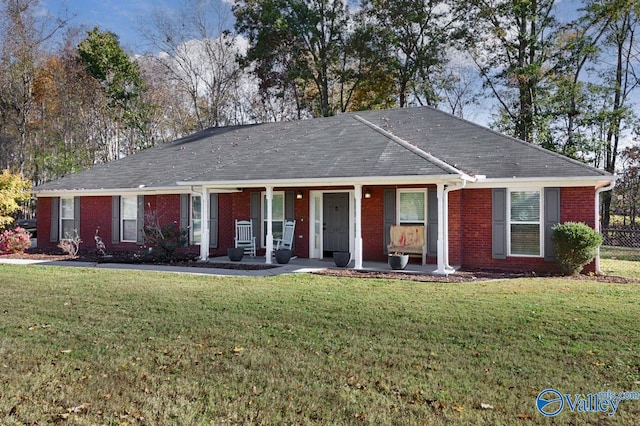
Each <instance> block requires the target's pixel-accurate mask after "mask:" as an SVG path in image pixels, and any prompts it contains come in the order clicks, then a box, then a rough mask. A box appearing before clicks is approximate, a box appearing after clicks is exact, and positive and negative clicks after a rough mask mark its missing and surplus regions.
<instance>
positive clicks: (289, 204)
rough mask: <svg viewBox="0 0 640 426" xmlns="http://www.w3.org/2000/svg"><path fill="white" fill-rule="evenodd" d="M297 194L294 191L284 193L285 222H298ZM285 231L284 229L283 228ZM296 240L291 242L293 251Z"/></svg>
mask: <svg viewBox="0 0 640 426" xmlns="http://www.w3.org/2000/svg"><path fill="white" fill-rule="evenodd" d="M295 206H296V193H295V192H293V191H287V192H285V193H284V219H285V220H296V212H295ZM282 230H283V231H284V228H282ZM295 246H296V239H295V236H294V238H293V240H292V242H291V250H295Z"/></svg>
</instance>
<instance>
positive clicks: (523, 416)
mask: <svg viewBox="0 0 640 426" xmlns="http://www.w3.org/2000/svg"><path fill="white" fill-rule="evenodd" d="M518 418H519V419H520V420H533V417H531V416H530V415H529V414H518Z"/></svg>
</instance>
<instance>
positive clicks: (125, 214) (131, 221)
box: [120, 195, 138, 243]
mask: <svg viewBox="0 0 640 426" xmlns="http://www.w3.org/2000/svg"><path fill="white" fill-rule="evenodd" d="M120 225H121V226H120V241H122V242H129V243H135V242H137V241H138V197H137V196H135V195H123V196H122V197H120Z"/></svg>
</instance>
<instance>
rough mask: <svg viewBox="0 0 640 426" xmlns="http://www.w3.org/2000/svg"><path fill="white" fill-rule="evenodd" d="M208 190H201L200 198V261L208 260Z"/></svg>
mask: <svg viewBox="0 0 640 426" xmlns="http://www.w3.org/2000/svg"><path fill="white" fill-rule="evenodd" d="M209 202H210V200H209V190H208V189H207V188H204V187H203V188H202V195H201V198H200V218H201V220H200V224H201V226H200V260H203V261H206V260H207V259H209V226H210V225H209V220H208V218H209Z"/></svg>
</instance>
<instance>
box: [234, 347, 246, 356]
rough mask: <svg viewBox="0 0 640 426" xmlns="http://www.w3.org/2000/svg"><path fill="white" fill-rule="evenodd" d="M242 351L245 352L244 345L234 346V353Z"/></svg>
mask: <svg viewBox="0 0 640 426" xmlns="http://www.w3.org/2000/svg"><path fill="white" fill-rule="evenodd" d="M242 352H244V348H243V347H242V346H236V347H235V348H233V353H234V354H240V353H242Z"/></svg>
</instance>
